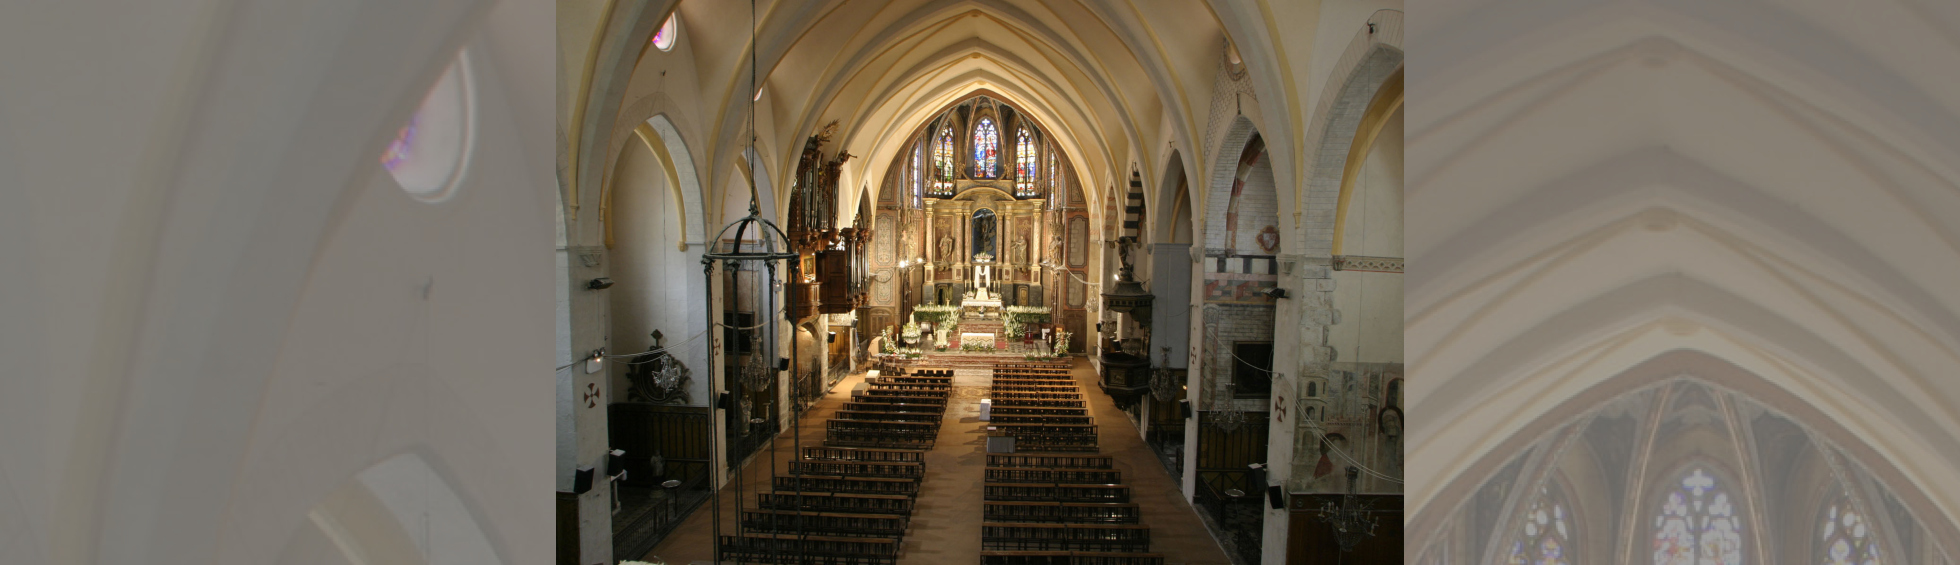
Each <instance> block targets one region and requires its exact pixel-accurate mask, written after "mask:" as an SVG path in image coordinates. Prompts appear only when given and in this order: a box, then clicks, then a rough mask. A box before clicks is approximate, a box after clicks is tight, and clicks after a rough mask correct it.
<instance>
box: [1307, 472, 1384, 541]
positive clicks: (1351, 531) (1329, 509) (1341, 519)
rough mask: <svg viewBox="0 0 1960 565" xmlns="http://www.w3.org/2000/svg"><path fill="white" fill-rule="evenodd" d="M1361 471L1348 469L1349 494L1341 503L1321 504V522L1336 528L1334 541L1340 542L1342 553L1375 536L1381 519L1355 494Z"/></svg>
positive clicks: (1343, 496) (1345, 495)
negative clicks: (1376, 526)
mask: <svg viewBox="0 0 1960 565" xmlns="http://www.w3.org/2000/svg"><path fill="white" fill-rule="evenodd" d="M1360 475H1361V469H1358V468H1355V467H1354V466H1353V465H1349V466H1348V468H1347V480H1348V486H1347V494H1344V495H1341V503H1340V504H1339V505H1338V506H1337V505H1335V504H1334V501H1331V500H1330V501H1327V502H1322V503H1321V504H1320V521H1322V522H1326V523H1328V525H1331V526H1333V527H1334V539H1335V541H1338V542H1340V544H1341V551H1354V546H1356V545H1359V544H1360V543H1361V540H1363V539H1366V538H1368V537H1369V536H1373V535H1375V525H1376V523H1377V522H1379V521H1380V518H1377V517H1375V516H1372V515H1370V513H1371V510H1370V509H1369V508H1368V506H1369V505H1368V504H1367V503H1365V502H1362V501H1361V499H1360V497H1358V496H1355V494H1354V485H1355V482H1356V481H1355V479H1356V478H1357V477H1359V476H1360Z"/></svg>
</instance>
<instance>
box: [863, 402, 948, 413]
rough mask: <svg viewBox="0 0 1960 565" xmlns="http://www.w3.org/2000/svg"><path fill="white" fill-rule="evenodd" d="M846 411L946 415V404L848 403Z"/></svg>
mask: <svg viewBox="0 0 1960 565" xmlns="http://www.w3.org/2000/svg"><path fill="white" fill-rule="evenodd" d="M842 408H843V409H844V410H850V411H854V412H857V411H862V412H912V413H916V414H935V415H936V414H944V413H946V404H945V403H943V402H942V403H939V404H907V403H904V402H846V403H844V405H843V407H842Z"/></svg>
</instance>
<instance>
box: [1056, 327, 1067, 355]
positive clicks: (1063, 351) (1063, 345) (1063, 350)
mask: <svg viewBox="0 0 1960 565" xmlns="http://www.w3.org/2000/svg"><path fill="white" fill-rule="evenodd" d="M1070 335H1071V334H1069V333H1068V331H1067V330H1055V356H1056V357H1066V356H1068V338H1069V336H1070Z"/></svg>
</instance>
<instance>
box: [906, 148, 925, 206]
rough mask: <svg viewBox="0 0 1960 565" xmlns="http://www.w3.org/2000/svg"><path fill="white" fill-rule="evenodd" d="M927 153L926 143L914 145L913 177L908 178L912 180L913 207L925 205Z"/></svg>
mask: <svg viewBox="0 0 1960 565" xmlns="http://www.w3.org/2000/svg"><path fill="white" fill-rule="evenodd" d="M925 155H926V144H924V143H920V144H918V145H915V146H913V147H912V167H911V168H912V170H911V171H910V173H911V175H910V176H911V178H910V179H907V180H910V181H912V207H913V208H921V207H924V206H925V199H924V195H925V189H926V170H925V169H926V167H925V165H926V157H925Z"/></svg>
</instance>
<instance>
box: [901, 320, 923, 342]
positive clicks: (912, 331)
mask: <svg viewBox="0 0 1960 565" xmlns="http://www.w3.org/2000/svg"><path fill="white" fill-rule="evenodd" d="M902 335H904V336H905V343H918V342H919V335H920V333H919V321H918V320H912V321H910V322H906V323H905V332H904V333H903V334H902Z"/></svg>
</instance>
